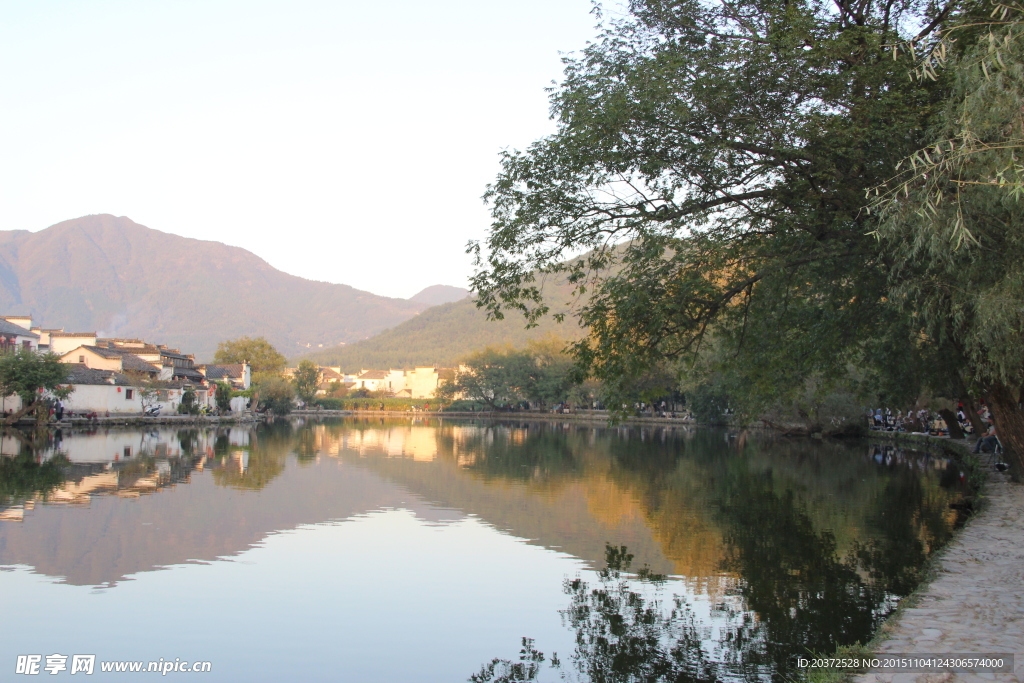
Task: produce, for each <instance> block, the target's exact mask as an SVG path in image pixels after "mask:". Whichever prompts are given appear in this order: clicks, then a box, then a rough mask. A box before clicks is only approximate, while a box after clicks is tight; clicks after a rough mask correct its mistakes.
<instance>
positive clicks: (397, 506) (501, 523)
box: [0, 418, 965, 682]
mask: <svg viewBox="0 0 1024 683" xmlns="http://www.w3.org/2000/svg"><path fill="white" fill-rule="evenodd" d="M0 451H2V453H3V457H2V458H0V615H3V622H2V623H3V630H4V635H3V638H0V671H2V672H4V674H3V675H2V676H0V678H2V679H3V680H9V679H11V678H15V676H13V675H12V674H13V673H14V672H15V671H16V670H18V667H19V666H20V667H21V670H28V668H29V667H31V666H32V662H33V661H35V662H36V666H37V667H38V671H39V672H40V675H42V676H45V677H46V679H47V680H49V679H50V678H52V677H55V676H71V669H72V663H73V661H75V660H73V656H74V655H94V656H95V658H94V660H93V664H94V673H93V675H92V676H91V677H90V678H88V679H86V680H107V679H110V680H127V679H131V678H133V677H132V676H130V675H126V674H125V673H124V672H120V673H118V672H116V671H112V672H109V673H105V672H104V671H102V670H101V666H104V665H105V666H108V667H114V666H116V664H114V663H116V662H125V664H123V665H122V666H130V665H131V663H133V662H139V663H141V664H140V666H142V667H143V668H145V667H147V666H149V663H150V662H154V663H156V665H157V668H161V667H163V668H164V669H166V668H167V667H171V666H172V665H173V666H177V667H178V668H179V669H180V668H181V667H180V664H181V663H187V664H189V665H190V666H191V665H193V664H195V663H196V662H209V665H208V667H209V671H206V672H202V673H201V675H199V676H194V678H196V679H199V680H204V681H211V682H212V681H465V680H468V679H469V678H470V677H471V676H473V677H475V680H478V681H488V680H497V679H498V678H499V677H500V675H501V674H502V672H507V671H508V670H509V668H508V667H509V665H510V663H512V664H519V665H521V668H520V669H519V670H518V671H519V674H520V676H526V677H529V676H536V677H537V679H538V680H552V681H553V680H562V677H563V675H564V677H565V678H566V679H567V680H579V681H590V680H605V681H629V680H639V679H643V680H659V679H665V680H693V681H716V680H722V681H727V680H741V679H742V680H753V679H756V680H764V681H770V680H777V681H781V680H783V679H784V678H785V677H787V676H789V675H792V673H793V672H794V670H795V669H794V666H795V665H794V660H795V658H796V656H797V655H804V654H807V653H811V652H817V653H830V652H832V651H834V650H835V648H836V647H837V646H839V645H844V644H852V643H855V642H858V641H860V642H865V641H867V640H868V639H870V637H871V634H872V632H873V630H874V629H875V628H876V627H877V626H878V624H879V623H880V622H881V620H882V619H884V618H885V616H886V615H887V614H888V613H890V612H891V611H892V609H893V608H894V606H895V604H896V601H897V600H898V599H899V598H900V597H901V596H904V595H906V594H908V593H909V592H910V591H912V590H913V589H914V587H915V586H916V585H917V583H918V581H919V579H920V576H921V572H922V568H923V566H924V564H925V562H926V560H927V558H928V556H929V555H930V554H931V553H932V552H934V551H935V550H936V549H937V548H939V547H940V546H942V544H943V543H945V542H946V541H947V540H948V539H949V538H950V536H951V534H952V533H953V531H954V530H955V528H956V527H957V525H958V524H959V523H960V522H961V519H960V516H959V513H958V512H957V509H956V508H954V507H951V505H956V504H957V503H958V501H960V500H962V498H963V497H964V495H965V490H964V484H963V483H962V479H963V477H962V474H961V472H960V471H959V469H958V468H957V466H956V465H955V464H954V463H953V462H950V461H948V460H946V459H945V458H943V457H940V456H935V455H929V454H928V453H924V452H915V451H911V450H907V449H901V448H896V447H893V446H880V445H872V444H869V443H867V442H828V441H821V440H812V439H806V440H797V439H783V438H778V437H773V436H772V435H770V434H764V433H759V432H736V431H723V430H713V429H702V428H693V427H684V426H679V427H675V426H666V427H660V426H658V427H655V426H651V427H604V426H592V425H588V424H583V423H560V422H545V421H483V420H477V421H472V420H448V419H444V420H440V419H436V418H435V419H429V418H421V419H395V420H384V419H349V420H323V421H316V420H303V419H297V420H293V421H290V422H289V421H278V422H276V423H274V424H269V425H260V426H256V427H252V428H249V427H238V426H233V427H219V428H209V429H205V428H199V429H167V428H154V429H151V430H141V431H140V430H129V429H97V430H94V431H92V432H86V431H67V430H65V431H64V432H63V433H61V432H59V431H58V432H56V433H55V432H42V433H24V434H22V433H14V432H6V433H5V436H4V437H3V438H2V440H0ZM957 507H959V506H957ZM524 638H526V639H530V640H526V641H524ZM29 655H38V656H40V658H39V659H36V660H30V659H26V657H27V656H29ZM50 655H60V656H61V657H65V658H66V659H65V660H62V659H61V657H56V658H54V659H51V660H48V659H47V657H48V656H50ZM19 657H21V659H20V660H19ZM521 658H522V660H523V661H521ZM495 660H497V661H495ZM48 662H49V664H50V665H51V666H52V667H54V668H53V669H52V670H53V671H55V674H53V676H51V675H50V674H49V673H47V670H45V667H46V666H47V664H48ZM62 663H64V664H65V667H66V668H65V669H63V670H62V669H60V665H61V664H62ZM79 664H80V666H82V667H84V666H86V662H85V660H82V661H81V662H80V663H79ZM161 672H162V671H161ZM79 673H85V669H82V670H81V671H79ZM76 675H77V674H76ZM166 675H167V676H169V677H170V678H172V679H176V678H182V677H184V678H190V677H193V674H192V672H189V673H185V672H183V671H181V670H173V668H172V669H171V670H170V671H169V672H168V673H167V674H166ZM152 676H153V674H150V676H149V677H150V678H152ZM17 678H20V677H17ZM144 678H145V677H144Z"/></svg>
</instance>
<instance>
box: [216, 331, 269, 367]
mask: <svg viewBox="0 0 1024 683" xmlns="http://www.w3.org/2000/svg"><path fill="white" fill-rule="evenodd" d="M213 362H214V363H219V364H234V363H249V365H250V366H252V371H253V373H257V372H280V371H281V370H283V369H284V366H285V363H286V359H285V357H284V356H283V355H281V353H280V352H279V351H278V350H277V349H275V348H274V347H273V345H272V344H271V343H270V342H268V341H267V340H266V339H264V338H263V337H252V338H250V337H239V338H238V339H228V340H227V341H222V342H221V343H219V344H218V345H217V353H216V354H214V356H213Z"/></svg>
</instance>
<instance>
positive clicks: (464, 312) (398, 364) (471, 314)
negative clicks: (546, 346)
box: [304, 287, 583, 372]
mask: <svg viewBox="0 0 1024 683" xmlns="http://www.w3.org/2000/svg"><path fill="white" fill-rule="evenodd" d="M547 289H549V290H550V289H553V288H550V287H549V288H547ZM552 310H553V312H562V311H566V310H568V304H567V302H566V300H565V297H564V296H563V298H562V300H561V302H560V303H558V304H557V305H553V306H552ZM582 334H583V330H582V329H581V328H580V327H579V325H577V324H576V322H575V319H573V318H571V317H567V318H566V320H565V322H563V323H557V322H555V321H554V320H553V319H552V317H551V316H550V315H549V316H547V317H545V318H543V319H541V321H540V324H539V325H538V326H537V327H535V328H532V329H526V322H525V320H524V319H523V317H522V316H521V315H518V314H515V313H510V314H509V315H508V316H506V318H505V319H504V320H487V317H486V315H485V313H484V312H483V311H481V310H480V309H478V308H477V307H476V304H475V303H474V301H473V299H463V300H462V301H456V302H455V303H450V304H444V305H442V306H434V307H433V308H430V309H427V310H426V311H424V312H423V313H421V314H420V315H418V316H416V317H415V318H412V319H411V320H407V321H405V322H404V323H402V324H400V325H398V326H397V327H393V328H391V329H390V330H386V331H384V332H381V333H380V334H378V335H377V336H375V337H371V338H370V339H366V340H363V341H360V342H356V343H354V344H348V345H345V346H340V347H335V348H333V349H325V350H323V351H319V352H317V353H313V354H310V355H308V356H304V357H305V358H309V359H310V360H312V361H314V362H316V363H318V364H320V365H324V366H339V365H340V366H342V368H343V369H344V370H345V371H346V372H354V371H358V370H360V369H363V368H376V369H385V368H411V367H415V366H417V365H435V366H444V367H451V366H452V365H454V364H455V363H456V362H457V361H458V360H459V359H460V358H462V357H463V356H465V355H467V354H469V353H472V352H473V351H477V350H479V349H482V348H484V347H486V346H501V345H505V344H510V345H512V346H515V347H521V346H523V345H525V344H526V342H528V341H530V340H531V339H539V338H541V337H544V336H547V335H555V336H557V337H561V338H563V339H567V340H568V339H578V338H579V337H580V336H582Z"/></svg>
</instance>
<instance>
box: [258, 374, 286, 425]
mask: <svg viewBox="0 0 1024 683" xmlns="http://www.w3.org/2000/svg"><path fill="white" fill-rule="evenodd" d="M253 385H254V388H255V392H254V393H255V395H256V396H258V397H259V405H261V406H263V407H264V408H266V409H267V410H269V411H270V412H272V413H274V415H287V414H288V413H290V412H292V409H294V408H295V385H294V384H293V383H292V382H290V381H288V380H287V379H285V378H284V377H281V376H280V375H274V374H269V373H263V374H261V375H260V376H259V377H258V379H257V378H255V377H254V378H253Z"/></svg>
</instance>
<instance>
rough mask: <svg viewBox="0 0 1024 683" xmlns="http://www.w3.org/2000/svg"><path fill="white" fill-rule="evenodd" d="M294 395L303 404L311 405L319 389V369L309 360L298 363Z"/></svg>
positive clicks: (294, 378)
mask: <svg viewBox="0 0 1024 683" xmlns="http://www.w3.org/2000/svg"><path fill="white" fill-rule="evenodd" d="M293 380H294V381H295V393H296V394H297V395H298V397H299V399H300V400H302V401H303V402H304V403H311V402H312V401H313V399H314V397H316V392H317V389H318V388H319V387H320V368H319V366H317V364H316V363H314V362H313V361H311V360H303V361H300V362H299V367H298V368H296V370H295V376H294V377H293Z"/></svg>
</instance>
